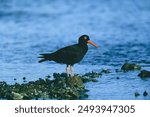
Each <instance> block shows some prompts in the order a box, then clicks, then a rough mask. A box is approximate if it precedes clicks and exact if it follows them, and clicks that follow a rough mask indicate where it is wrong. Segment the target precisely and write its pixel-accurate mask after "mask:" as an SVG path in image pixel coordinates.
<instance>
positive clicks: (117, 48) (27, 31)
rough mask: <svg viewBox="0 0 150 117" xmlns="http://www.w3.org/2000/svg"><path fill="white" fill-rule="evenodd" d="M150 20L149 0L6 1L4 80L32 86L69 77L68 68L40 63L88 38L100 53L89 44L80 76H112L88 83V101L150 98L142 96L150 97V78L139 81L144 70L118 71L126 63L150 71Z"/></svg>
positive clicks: (2, 5)
mask: <svg viewBox="0 0 150 117" xmlns="http://www.w3.org/2000/svg"><path fill="white" fill-rule="evenodd" d="M149 19H150V1H149V0H124V1H123V0H115V1H114V0H92V1H91V0H0V81H7V82H8V83H15V82H19V83H21V82H22V77H27V80H28V81H32V80H36V79H38V78H39V77H42V78H43V77H44V76H46V75H52V74H53V73H54V72H60V73H61V72H64V71H65V65H60V64H57V63H55V62H47V63H42V64H39V63H38V58H37V57H38V55H39V54H40V53H43V52H54V51H55V50H57V49H59V48H61V47H64V46H67V45H71V44H74V43H77V42H78V37H79V36H81V35H82V34H88V35H89V36H90V38H91V40H92V41H93V42H95V43H96V44H97V45H99V46H100V48H98V49H95V48H93V47H92V46H90V45H89V51H88V53H87V55H86V56H85V57H84V59H83V60H82V61H81V62H80V63H79V64H76V65H75V66H74V69H75V73H79V74H84V73H86V72H88V71H100V70H101V69H110V70H111V71H112V73H110V74H104V75H103V76H102V77H101V78H99V79H98V82H97V83H87V84H86V87H87V88H88V89H89V90H90V91H89V92H88V94H89V97H88V98H87V99H150V95H148V96H147V97H144V96H142V93H143V92H144V91H145V90H146V91H147V92H148V93H149V94H150V79H147V80H142V79H140V78H139V77H137V74H138V73H139V72H140V71H135V72H133V71H132V72H128V73H123V72H121V73H116V72H115V69H120V68H121V66H122V65H123V64H124V63H125V62H132V63H136V64H139V65H141V66H142V69H146V70H150V46H149V45H150V20H149ZM117 77H119V78H120V79H118V80H117V79H116V78H117ZM14 78H16V79H17V81H14ZM136 91H137V92H139V93H140V94H141V95H140V96H139V97H135V96H134V93H135V92H136Z"/></svg>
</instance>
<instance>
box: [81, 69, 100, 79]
mask: <svg viewBox="0 0 150 117" xmlns="http://www.w3.org/2000/svg"><path fill="white" fill-rule="evenodd" d="M101 75H102V74H101V73H98V72H93V71H92V72H89V73H86V74H84V75H82V76H81V77H87V78H98V77H100V76H101Z"/></svg>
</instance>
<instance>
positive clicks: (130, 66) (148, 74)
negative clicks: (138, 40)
mask: <svg viewBox="0 0 150 117" xmlns="http://www.w3.org/2000/svg"><path fill="white" fill-rule="evenodd" d="M121 70H123V71H124V72H128V71H131V70H141V66H139V65H136V64H132V63H125V64H124V65H123V66H122V67H121ZM138 76H139V77H141V78H147V77H150V71H147V70H141V72H140V73H139V74H138Z"/></svg>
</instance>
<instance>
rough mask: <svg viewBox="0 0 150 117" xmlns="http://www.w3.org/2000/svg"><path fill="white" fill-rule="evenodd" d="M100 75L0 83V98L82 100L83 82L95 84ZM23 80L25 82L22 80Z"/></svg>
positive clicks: (94, 73) (57, 76) (55, 76)
mask: <svg viewBox="0 0 150 117" xmlns="http://www.w3.org/2000/svg"><path fill="white" fill-rule="evenodd" d="M99 76H100V73H97V72H89V73H86V74H84V75H82V76H79V75H75V77H67V75H66V74H65V73H62V74H59V73H54V74H53V77H54V79H50V76H49V77H47V76H46V77H45V79H42V78H39V79H38V80H36V81H30V82H28V83H23V84H18V83H15V84H14V85H9V84H7V83H6V82H0V98H1V99H10V100H23V99H24V100H29V99H83V98H86V97H88V95H87V94H86V92H87V91H88V90H87V89H86V88H85V85H84V83H85V82H90V81H92V82H96V81H97V80H96V78H97V77H99ZM23 80H25V79H24V78H23Z"/></svg>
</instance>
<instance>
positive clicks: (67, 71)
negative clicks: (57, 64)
mask: <svg viewBox="0 0 150 117" xmlns="http://www.w3.org/2000/svg"><path fill="white" fill-rule="evenodd" d="M66 73H67V76H68V77H69V73H68V65H67V66H66Z"/></svg>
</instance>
